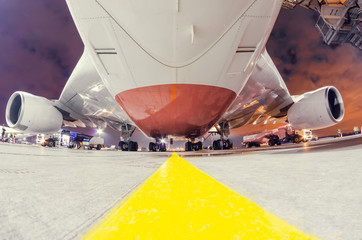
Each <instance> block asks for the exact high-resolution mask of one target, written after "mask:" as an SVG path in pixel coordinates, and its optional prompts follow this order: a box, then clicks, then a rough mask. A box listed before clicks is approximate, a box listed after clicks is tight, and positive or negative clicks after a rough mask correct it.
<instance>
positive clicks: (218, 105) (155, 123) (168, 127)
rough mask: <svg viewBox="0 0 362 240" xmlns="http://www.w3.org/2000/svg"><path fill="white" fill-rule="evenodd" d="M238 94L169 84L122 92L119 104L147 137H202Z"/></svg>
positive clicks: (229, 91) (200, 86)
mask: <svg viewBox="0 0 362 240" xmlns="http://www.w3.org/2000/svg"><path fill="white" fill-rule="evenodd" d="M235 97H236V94H235V92H233V91H231V90H229V89H226V88H221V87H216V86H208V85H196V84H165V85H155V86H147V87H140V88H135V89H130V90H127V91H124V92H121V93H119V94H117V95H116V101H117V102H118V104H119V105H120V106H121V107H122V108H123V110H124V111H125V112H126V113H127V114H128V116H129V117H130V118H131V119H132V121H133V122H134V123H135V124H136V125H137V127H139V128H140V129H141V130H142V131H143V132H144V133H145V134H146V135H148V136H150V137H153V138H161V137H164V136H167V135H171V136H185V137H190V138H192V137H198V136H200V135H203V134H204V133H206V132H207V131H208V130H209V129H210V128H211V127H212V126H213V125H214V124H215V123H216V122H217V120H218V119H220V117H221V116H222V114H223V113H224V112H225V111H226V109H227V108H228V107H229V105H230V104H231V103H232V101H233V100H234V99H235Z"/></svg>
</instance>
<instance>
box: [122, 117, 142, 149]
mask: <svg viewBox="0 0 362 240" xmlns="http://www.w3.org/2000/svg"><path fill="white" fill-rule="evenodd" d="M135 130H136V127H135V126H132V125H129V124H124V125H122V126H121V141H119V143H118V147H119V149H120V150H122V151H131V152H136V151H138V143H137V142H134V141H130V138H131V137H132V135H133V133H134V131H135Z"/></svg>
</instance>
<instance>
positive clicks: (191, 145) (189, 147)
mask: <svg viewBox="0 0 362 240" xmlns="http://www.w3.org/2000/svg"><path fill="white" fill-rule="evenodd" d="M199 150H202V142H195V141H188V142H186V143H185V151H199Z"/></svg>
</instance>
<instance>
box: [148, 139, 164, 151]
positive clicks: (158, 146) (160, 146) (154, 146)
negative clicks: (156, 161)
mask: <svg viewBox="0 0 362 240" xmlns="http://www.w3.org/2000/svg"><path fill="white" fill-rule="evenodd" d="M148 149H149V150H150V151H151V152H157V151H159V152H166V150H167V146H166V141H164V140H159V139H156V142H155V143H154V142H150V144H149V148H148Z"/></svg>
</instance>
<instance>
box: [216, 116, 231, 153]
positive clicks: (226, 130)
mask: <svg viewBox="0 0 362 240" xmlns="http://www.w3.org/2000/svg"><path fill="white" fill-rule="evenodd" d="M215 128H216V130H217V132H216V133H211V135H213V134H219V135H220V139H219V140H215V141H213V142H212V149H214V150H221V149H232V148H233V143H232V142H231V141H230V140H229V139H227V138H226V137H228V136H229V134H230V126H229V123H228V122H227V121H225V122H220V123H219V124H216V125H215Z"/></svg>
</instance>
